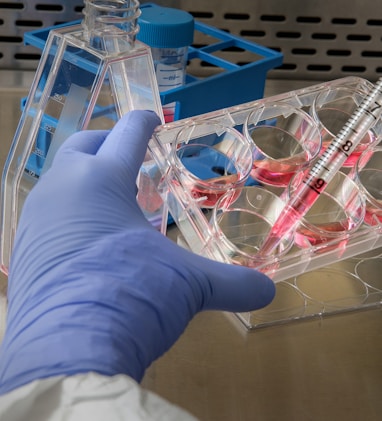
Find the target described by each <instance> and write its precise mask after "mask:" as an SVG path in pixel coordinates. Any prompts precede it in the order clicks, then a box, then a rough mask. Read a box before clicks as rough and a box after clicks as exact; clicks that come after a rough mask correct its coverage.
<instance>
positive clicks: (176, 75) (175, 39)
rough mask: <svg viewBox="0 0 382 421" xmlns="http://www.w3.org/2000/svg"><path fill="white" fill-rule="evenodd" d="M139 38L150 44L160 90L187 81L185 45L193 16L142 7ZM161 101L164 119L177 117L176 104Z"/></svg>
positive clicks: (167, 8)
mask: <svg viewBox="0 0 382 421" xmlns="http://www.w3.org/2000/svg"><path fill="white" fill-rule="evenodd" d="M138 23H139V25H140V31H139V33H138V35H137V37H138V39H139V40H141V41H142V42H144V43H146V44H147V45H149V46H150V47H151V51H152V55H153V59H154V65H155V74H156V78H157V81H158V87H159V91H160V92H164V91H168V90H170V89H175V88H178V87H180V86H182V85H184V83H185V81H186V66H187V58H188V47H189V45H191V44H192V42H193V37H194V18H193V17H192V15H191V14H189V13H187V12H185V11H183V10H178V9H173V8H169V7H160V6H158V7H150V6H149V7H144V8H142V14H141V16H140V17H139V19H138ZM177 106H180V104H175V103H171V104H163V111H164V116H165V121H166V122H170V121H173V120H174V119H177V113H176V107H177Z"/></svg>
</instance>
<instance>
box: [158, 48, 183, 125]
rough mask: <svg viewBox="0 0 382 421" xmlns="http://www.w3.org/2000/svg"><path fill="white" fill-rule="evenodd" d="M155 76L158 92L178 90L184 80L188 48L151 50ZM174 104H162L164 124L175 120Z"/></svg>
mask: <svg viewBox="0 0 382 421" xmlns="http://www.w3.org/2000/svg"><path fill="white" fill-rule="evenodd" d="M151 52H152V55H153V60H154V67H155V74H156V78H157V82H158V88H159V91H160V92H164V91H168V90H169V89H175V88H179V87H180V86H182V85H184V83H185V80H186V66H187V53H188V46H185V47H177V48H151ZM175 110H176V103H170V104H164V105H163V114H164V119H165V121H166V122H170V121H173V120H174V119H175Z"/></svg>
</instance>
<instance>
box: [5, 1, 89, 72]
mask: <svg viewBox="0 0 382 421" xmlns="http://www.w3.org/2000/svg"><path fill="white" fill-rule="evenodd" d="M82 8H83V2H82V1H60V0H48V1H47V0H37V1H34V0H24V1H1V0H0V68H2V69H34V68H35V67H36V66H37V63H38V60H39V58H40V51H39V50H37V49H36V48H32V47H30V46H25V45H24V42H23V35H24V32H26V31H33V30H35V29H38V28H42V27H44V26H52V25H57V24H59V23H62V22H67V21H70V20H74V19H81V17H82V12H81V11H82Z"/></svg>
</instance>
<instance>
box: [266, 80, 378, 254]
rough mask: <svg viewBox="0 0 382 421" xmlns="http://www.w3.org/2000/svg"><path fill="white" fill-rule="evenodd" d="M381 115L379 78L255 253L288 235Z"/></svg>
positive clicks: (268, 252) (314, 166) (273, 245)
mask: <svg viewBox="0 0 382 421" xmlns="http://www.w3.org/2000/svg"><path fill="white" fill-rule="evenodd" d="M381 114H382V77H381V78H379V79H378V82H377V83H376V85H375V87H374V88H373V89H372V90H371V91H370V93H369V94H368V95H367V96H366V97H365V98H364V99H363V100H362V102H361V104H360V105H359V107H358V108H357V109H356V111H355V112H354V113H353V114H352V115H351V117H350V118H349V120H348V121H347V122H346V124H345V125H344V127H343V128H342V129H341V130H340V132H339V134H338V135H337V136H336V137H335V138H334V139H333V140H332V142H331V143H330V145H329V146H328V147H327V149H326V150H325V151H324V153H323V154H322V156H321V157H320V158H319V159H318V161H317V162H316V163H315V164H314V165H313V167H312V168H311V169H310V170H309V171H308V173H307V175H306V176H305V177H304V179H303V181H302V183H301V184H300V185H299V186H298V187H297V189H296V191H295V192H294V195H293V197H291V198H290V200H289V201H288V203H287V204H286V205H285V207H284V209H283V210H282V212H281V214H280V216H279V217H278V218H277V220H276V222H275V224H274V225H273V227H272V229H271V231H270V233H269V234H268V236H267V238H266V239H265V240H264V243H263V245H262V246H261V248H260V251H259V253H260V254H262V255H268V254H270V253H272V251H274V250H275V249H276V247H277V246H278V245H279V244H280V241H281V239H282V238H283V237H285V236H286V235H289V234H290V233H292V232H293V231H294V230H295V228H296V227H297V225H298V223H299V221H300V220H301V218H302V217H303V216H304V215H305V214H306V213H307V212H308V210H309V209H310V208H311V207H312V206H313V204H314V202H315V201H316V200H317V199H318V197H319V196H320V194H321V193H322V192H323V191H324V189H325V187H326V186H327V184H328V183H329V181H330V180H331V179H332V178H333V176H334V175H335V174H336V172H337V171H338V170H339V169H340V168H341V166H342V164H343V163H344V162H345V161H346V159H347V158H348V157H349V156H350V154H351V153H352V152H353V150H354V149H355V147H356V146H357V144H358V143H359V142H360V141H361V140H362V138H363V137H364V136H365V134H366V133H367V131H368V130H370V129H371V128H372V127H373V126H374V125H375V123H376V122H377V120H378V119H379V118H380V117H381Z"/></svg>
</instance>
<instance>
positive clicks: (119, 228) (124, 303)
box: [0, 111, 275, 393]
mask: <svg viewBox="0 0 382 421" xmlns="http://www.w3.org/2000/svg"><path fill="white" fill-rule="evenodd" d="M159 123H160V122H159V119H158V117H157V116H156V115H155V114H154V113H153V112H149V111H133V112H131V113H129V114H127V115H126V116H124V117H123V118H122V119H121V120H120V121H119V122H118V123H117V124H116V126H115V128H114V129H113V130H112V131H111V132H106V131H83V132H80V133H77V134H75V135H73V136H71V137H70V139H68V140H67V141H66V142H65V143H64V145H63V146H62V147H61V149H60V150H59V151H58V153H57V155H56V157H55V159H54V161H53V164H52V167H51V168H50V169H49V170H48V171H47V172H46V173H45V175H43V176H42V177H41V179H40V181H39V182H38V183H37V185H36V186H35V187H34V189H33V191H32V192H31V193H30V194H29V196H28V198H27V201H26V203H25V205H24V208H23V212H22V216H21V218H20V221H19V226H18V230H17V236H16V240H15V248H14V251H13V256H12V261H11V265H10V274H9V311H8V322H7V329H6V333H5V338H4V342H3V345H2V348H1V352H0V365H1V368H0V393H4V392H6V391H9V390H11V389H14V388H16V387H18V386H20V385H23V384H26V383H29V382H31V381H33V380H35V379H39V378H45V377H50V376H54V375H74V374H76V373H83V372H89V371H95V372H98V373H101V374H104V375H114V374H119V373H124V374H127V375H130V376H132V377H133V378H134V379H136V380H137V381H139V380H141V378H142V376H143V374H144V371H145V369H146V368H147V367H148V366H149V365H150V363H151V362H152V361H153V360H155V359H156V358H158V357H159V356H160V355H162V354H163V353H164V352H165V351H166V350H168V349H169V348H170V347H171V346H172V345H173V343H174V342H175V341H176V340H177V338H178V337H179V335H180V334H181V333H182V332H183V331H184V329H185V328H186V326H187V324H188V322H189V321H190V319H191V318H192V317H193V316H194V315H195V313H197V312H198V311H201V310H211V309H217V310H228V311H249V310H253V309H256V308H260V307H263V306H265V305H266V304H268V303H269V302H270V301H271V300H272V298H273V296H274V292H275V290H274V284H273V282H272V281H271V280H270V279H269V278H267V277H266V276H265V275H263V274H261V273H257V272H256V271H254V270H253V269H249V268H245V267H240V266H234V265H226V264H223V263H218V262H213V261H210V260H207V259H205V258H203V257H201V256H197V255H195V254H193V253H191V252H189V251H187V250H185V249H182V248H180V247H178V246H177V245H176V244H175V243H173V242H172V241H171V240H170V239H168V238H166V237H165V236H163V235H162V234H161V233H159V232H158V231H156V230H155V229H154V228H153V227H152V226H151V225H150V223H149V222H148V221H147V220H146V219H145V218H144V216H143V214H142V212H141V210H140V208H139V207H138V205H137V203H136V184H135V180H136V177H137V173H138V170H139V167H140V164H141V163H142V161H143V158H144V155H145V152H146V148H147V142H148V140H149V138H150V137H151V135H152V132H153V130H154V128H155V126H157V125H158V124H159Z"/></svg>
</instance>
